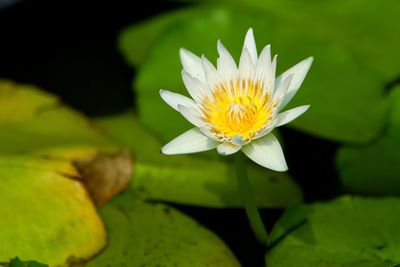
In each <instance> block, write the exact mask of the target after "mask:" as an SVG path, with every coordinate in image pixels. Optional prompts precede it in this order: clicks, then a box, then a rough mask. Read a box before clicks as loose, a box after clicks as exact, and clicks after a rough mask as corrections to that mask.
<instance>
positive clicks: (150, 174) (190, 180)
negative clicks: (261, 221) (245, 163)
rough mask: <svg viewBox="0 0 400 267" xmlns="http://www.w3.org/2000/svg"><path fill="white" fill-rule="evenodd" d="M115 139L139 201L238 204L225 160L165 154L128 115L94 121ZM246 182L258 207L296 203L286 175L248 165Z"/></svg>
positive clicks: (294, 190)
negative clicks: (127, 153) (129, 158)
mask: <svg viewBox="0 0 400 267" xmlns="http://www.w3.org/2000/svg"><path fill="white" fill-rule="evenodd" d="M96 122H97V123H99V124H100V125H102V126H103V127H105V128H106V129H107V131H108V134H109V135H110V136H111V137H113V138H114V139H115V141H118V142H120V143H121V144H123V145H126V146H127V147H128V148H129V149H130V150H131V151H132V153H133V155H134V158H135V159H134V163H135V165H134V182H133V183H132V185H131V186H132V187H133V189H134V190H135V191H136V192H137V194H140V195H141V196H142V197H143V198H145V199H151V200H163V201H169V202H175V203H183V204H189V205H199V206H208V207H238V206H242V202H241V197H240V194H239V191H238V188H237V184H236V178H235V173H234V168H233V166H232V165H231V164H233V163H231V162H227V161H223V160H217V159H212V160H207V159H204V158H201V157H196V156H187V155H180V156H166V155H163V154H161V153H160V148H161V146H162V144H161V142H160V141H159V140H158V139H157V138H156V137H154V136H153V135H152V134H151V133H150V132H149V131H147V130H146V129H145V128H144V127H143V126H142V125H141V124H140V123H139V122H138V121H137V120H136V119H135V116H134V114H133V113H132V112H127V113H124V114H120V115H116V116H110V117H105V118H101V119H98V120H97V121H96ZM249 166H250V167H249V172H250V177H251V178H250V179H251V183H252V186H253V188H254V191H255V192H254V193H255V198H256V201H257V203H258V205H259V206H260V207H275V208H276V207H287V206H289V205H290V204H292V203H294V202H296V201H300V200H301V199H302V193H301V190H300V188H299V187H298V186H297V185H296V184H295V183H294V182H293V181H292V180H291V179H290V177H289V176H288V175H287V174H286V173H276V172H272V171H269V170H266V169H264V168H261V167H257V166H255V165H253V164H250V165H249Z"/></svg>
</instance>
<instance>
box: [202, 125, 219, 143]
mask: <svg viewBox="0 0 400 267" xmlns="http://www.w3.org/2000/svg"><path fill="white" fill-rule="evenodd" d="M200 132H201V133H202V134H204V135H205V136H208V137H209V138H211V139H213V140H215V141H218V138H217V136H216V135H215V134H214V133H213V132H211V131H210V128H209V127H207V126H203V127H200Z"/></svg>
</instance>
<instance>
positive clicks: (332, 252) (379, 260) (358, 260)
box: [266, 197, 400, 267]
mask: <svg viewBox="0 0 400 267" xmlns="http://www.w3.org/2000/svg"><path fill="white" fill-rule="evenodd" d="M304 209H305V210H306V211H307V213H306V214H307V216H306V222H305V223H303V224H300V225H298V227H297V228H294V229H291V230H290V231H288V232H287V234H286V235H285V236H284V237H283V239H282V240H280V242H278V243H277V244H275V246H274V247H273V248H272V250H271V251H270V252H269V253H268V254H267V257H266V259H267V264H268V266H270V267H286V266H288V267H289V266H290V267H293V266H296V267H310V266H318V267H339V266H340V267H343V266H345V267H358V266H359V267H393V266H397V265H396V264H398V263H399V262H400V252H399V251H400V234H399V227H398V225H399V224H400V217H399V216H397V213H398V210H399V209H400V199H397V198H382V199H379V198H358V197H342V198H339V199H337V200H334V201H331V202H326V203H316V204H312V205H307V206H305V207H304ZM293 218H294V219H295V220H297V219H298V217H296V216H294V217H292V216H286V217H283V219H284V220H289V221H283V222H282V221H281V222H278V226H279V224H284V225H290V224H293V223H292V222H290V220H292V219H293ZM273 235H274V234H273Z"/></svg>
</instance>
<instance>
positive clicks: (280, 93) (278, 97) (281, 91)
mask: <svg viewBox="0 0 400 267" xmlns="http://www.w3.org/2000/svg"><path fill="white" fill-rule="evenodd" d="M292 79H293V74H292V75H289V76H288V77H286V79H285V80H283V81H282V82H281V83H280V84H279V87H278V88H277V89H276V91H275V92H274V96H273V98H274V101H283V99H284V97H285V95H286V92H287V90H288V89H289V87H290V84H291V82H292Z"/></svg>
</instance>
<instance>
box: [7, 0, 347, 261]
mask: <svg viewBox="0 0 400 267" xmlns="http://www.w3.org/2000/svg"><path fill="white" fill-rule="evenodd" d="M78 2H79V4H77V3H78ZM151 3H152V4H151V6H147V7H140V8H139V7H138V5H137V4H135V1H103V2H101V1H64V0H57V1H51V0H48V1H40V0H36V1H20V2H19V3H17V4H15V5H13V6H9V7H7V8H4V9H2V10H0V40H1V41H0V78H7V79H12V80H15V81H17V82H22V83H31V84H35V85H38V86H40V87H42V88H45V89H46V90H48V91H51V92H53V93H55V94H57V95H60V96H61V98H62V99H63V101H64V102H65V103H67V104H68V105H70V106H72V107H74V108H76V109H78V110H81V111H83V112H84V113H86V114H87V115H89V116H98V115H104V114H110V113H117V112H119V111H123V110H125V109H127V108H129V107H131V106H132V105H133V99H134V96H133V94H132V91H131V81H132V78H133V76H134V71H133V70H132V69H131V68H130V67H128V66H127V65H126V64H125V63H124V60H123V58H122V57H121V56H120V54H119V53H118V51H117V48H116V40H117V36H118V33H119V31H120V30H121V29H122V28H123V27H124V26H127V25H130V24H132V23H135V22H137V21H140V20H143V19H146V18H149V17H151V16H153V15H156V14H158V13H162V12H164V11H167V10H169V9H174V8H176V7H179V6H180V5H182V4H180V3H177V2H167V1H152V2H151ZM282 136H283V138H284V141H285V144H286V151H285V152H286V157H287V161H288V164H289V166H290V172H291V174H292V175H293V177H294V178H295V179H296V181H297V182H298V183H299V184H300V185H301V186H302V188H303V189H304V193H305V197H306V201H313V200H319V199H326V198H330V197H332V196H334V195H336V194H337V193H338V189H339V188H340V186H339V184H338V181H337V179H336V174H335V170H334V167H333V166H334V162H333V158H334V154H335V152H336V149H337V144H335V143H331V142H327V141H323V140H319V139H316V138H312V137H310V136H308V135H305V134H302V133H299V132H296V131H293V130H289V129H283V130H282ZM299 159H301V160H299ZM175 206H176V207H177V208H179V209H180V210H182V211H183V212H185V213H187V214H188V215H190V216H192V217H194V218H195V219H196V220H198V221H199V222H200V223H202V224H203V225H205V226H206V227H208V228H209V229H211V230H212V231H214V232H215V233H217V234H218V235H219V236H220V237H221V238H222V239H223V240H224V241H225V242H226V243H227V245H228V246H229V247H230V248H231V249H232V251H233V252H234V253H235V254H236V255H237V257H238V258H239V260H240V261H241V262H242V264H243V266H244V267H247V266H249V267H253V266H254V267H257V266H262V265H263V262H264V258H263V257H264V249H263V248H262V247H261V246H259V245H258V244H257V242H256V240H255V238H254V237H253V235H252V232H251V230H250V228H249V225H248V223H247V219H246V216H245V212H244V211H243V210H240V209H224V210H221V209H207V208H200V207H188V206H178V205H175ZM281 213H282V211H281V210H264V211H263V212H262V216H263V219H264V221H265V222H266V224H267V226H268V227H269V228H271V227H272V225H273V223H274V222H275V221H276V220H277V218H279V216H280V215H281Z"/></svg>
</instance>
